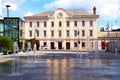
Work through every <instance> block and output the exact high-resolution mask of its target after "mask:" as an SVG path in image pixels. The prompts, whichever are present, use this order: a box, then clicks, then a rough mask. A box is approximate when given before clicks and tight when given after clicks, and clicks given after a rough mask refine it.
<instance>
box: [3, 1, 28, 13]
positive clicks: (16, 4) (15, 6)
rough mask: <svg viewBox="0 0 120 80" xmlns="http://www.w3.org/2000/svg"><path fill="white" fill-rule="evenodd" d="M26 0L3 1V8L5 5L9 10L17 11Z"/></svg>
mask: <svg viewBox="0 0 120 80" xmlns="http://www.w3.org/2000/svg"><path fill="white" fill-rule="evenodd" d="M25 1H26V0H4V1H3V8H5V5H10V8H9V9H10V10H12V11H17V10H18V8H19V6H20V5H21V4H22V3H24V2H25Z"/></svg>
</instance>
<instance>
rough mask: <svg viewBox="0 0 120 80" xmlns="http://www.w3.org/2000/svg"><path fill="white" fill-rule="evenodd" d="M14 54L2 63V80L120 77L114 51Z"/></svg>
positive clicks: (119, 62)
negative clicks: (10, 59) (12, 58)
mask: <svg viewBox="0 0 120 80" xmlns="http://www.w3.org/2000/svg"><path fill="white" fill-rule="evenodd" d="M101 54H102V53H101ZM108 55H109V56H108ZM113 55H114V56H113ZM12 57H13V56H12ZM107 57H110V58H107ZM14 58H15V60H12V61H8V62H5V63H0V80H120V58H119V56H116V55H115V54H112V55H111V54H105V55H99V56H97V57H95V55H94V54H90V55H87V54H83V55H82V56H81V55H78V54H67V53H66V54H56V55H54V54H53V53H51V54H45V55H29V56H20V57H19V56H15V57H14Z"/></svg>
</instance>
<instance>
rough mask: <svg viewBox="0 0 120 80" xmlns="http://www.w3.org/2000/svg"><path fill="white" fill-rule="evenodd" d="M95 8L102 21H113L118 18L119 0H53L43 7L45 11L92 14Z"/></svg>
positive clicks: (119, 10) (119, 12) (119, 11)
mask: <svg viewBox="0 0 120 80" xmlns="http://www.w3.org/2000/svg"><path fill="white" fill-rule="evenodd" d="M93 6H96V7H97V14H98V15H100V17H101V18H102V19H115V18H118V17H120V15H119V14H120V0H55V1H54V2H51V3H46V4H45V5H44V8H45V9H56V8H64V9H68V10H69V9H70V10H71V9H72V10H76V9H77V10H82V11H86V12H92V8H93Z"/></svg>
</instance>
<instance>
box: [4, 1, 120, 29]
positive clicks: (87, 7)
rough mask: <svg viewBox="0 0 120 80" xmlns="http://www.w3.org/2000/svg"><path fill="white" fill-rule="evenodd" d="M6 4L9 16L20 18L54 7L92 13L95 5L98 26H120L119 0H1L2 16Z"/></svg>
mask: <svg viewBox="0 0 120 80" xmlns="http://www.w3.org/2000/svg"><path fill="white" fill-rule="evenodd" d="M6 4H9V5H10V6H11V7H10V8H9V10H10V17H21V18H23V17H24V16H27V15H31V14H36V13H40V12H44V11H54V10H55V9H56V8H64V9H66V10H79V11H86V12H89V13H92V8H93V6H96V8H97V14H98V15H100V22H99V28H101V27H106V26H107V23H108V22H109V24H110V27H113V26H116V25H117V27H119V28H120V0H2V16H3V17H6V7H5V5H6ZM116 21H117V22H116Z"/></svg>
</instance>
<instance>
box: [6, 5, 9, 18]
mask: <svg viewBox="0 0 120 80" xmlns="http://www.w3.org/2000/svg"><path fill="white" fill-rule="evenodd" d="M9 7H10V5H6V8H7V17H9Z"/></svg>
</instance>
